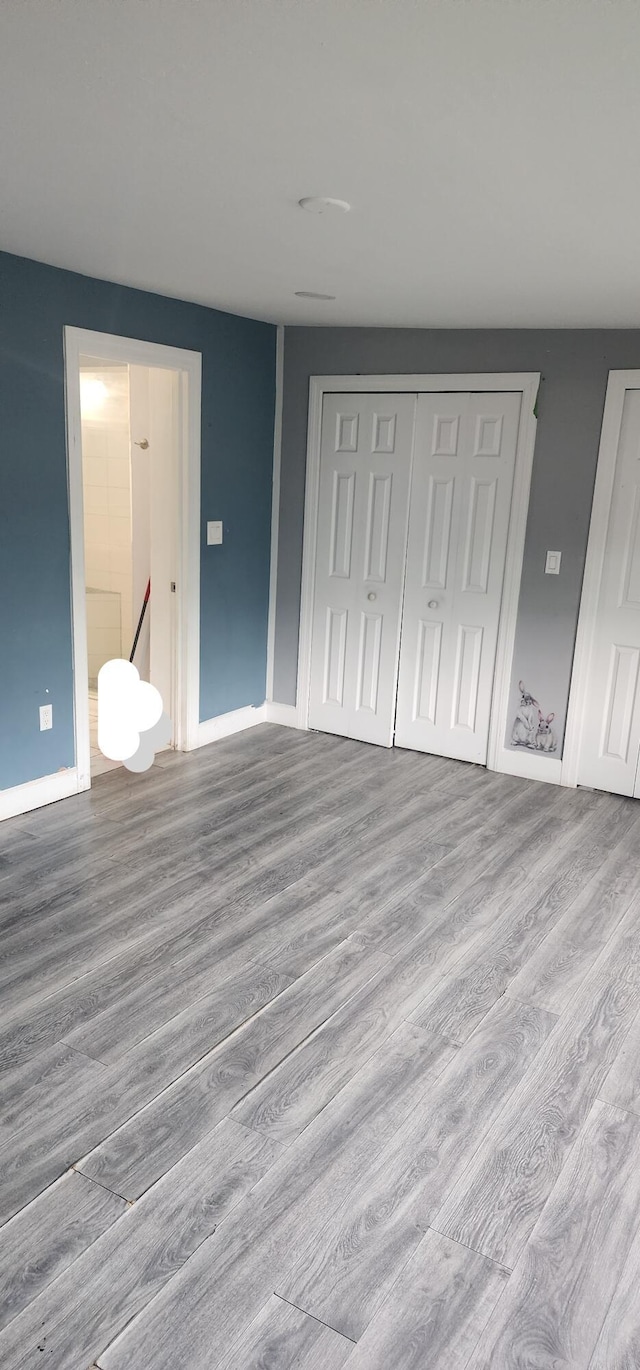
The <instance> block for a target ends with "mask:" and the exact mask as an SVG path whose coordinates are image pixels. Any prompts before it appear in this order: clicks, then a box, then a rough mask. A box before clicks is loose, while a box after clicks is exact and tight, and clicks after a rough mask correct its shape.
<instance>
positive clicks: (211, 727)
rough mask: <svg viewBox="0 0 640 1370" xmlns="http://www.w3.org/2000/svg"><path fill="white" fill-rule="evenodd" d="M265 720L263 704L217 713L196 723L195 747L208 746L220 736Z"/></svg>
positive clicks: (237, 731) (239, 730) (236, 731)
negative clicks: (196, 736)
mask: <svg viewBox="0 0 640 1370" xmlns="http://www.w3.org/2000/svg"><path fill="white" fill-rule="evenodd" d="M266 721H267V716H266V705H265V704H260V705H259V706H258V707H257V708H254V707H253V705H248V706H247V708H245V709H233V710H232V712H231V713H229V714H219V715H218V717H217V718H207V719H206V720H205V722H204V723H200V724H199V725H198V740H197V742H196V747H208V745H209V743H210V742H219V740H220V738H221V737H231V736H232V735H233V733H242V732H244V730H245V728H255V727H256V726H257V724H258V723H266Z"/></svg>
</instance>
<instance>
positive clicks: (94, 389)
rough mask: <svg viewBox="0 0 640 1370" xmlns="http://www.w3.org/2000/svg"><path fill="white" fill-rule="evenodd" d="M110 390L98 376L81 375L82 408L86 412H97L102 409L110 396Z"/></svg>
mask: <svg viewBox="0 0 640 1370" xmlns="http://www.w3.org/2000/svg"><path fill="white" fill-rule="evenodd" d="M108 395H109V391H108V389H107V387H106V385H105V383H104V381H101V380H99V379H98V377H97V376H81V377H80V408H81V410H82V412H83V413H84V414H92V413H95V411H96V409H101V408H102V406H103V404H104V402H105V400H106V399H107V398H108Z"/></svg>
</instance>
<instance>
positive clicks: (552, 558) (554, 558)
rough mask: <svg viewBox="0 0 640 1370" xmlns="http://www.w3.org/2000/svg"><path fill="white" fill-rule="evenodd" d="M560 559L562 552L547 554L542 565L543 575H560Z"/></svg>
mask: <svg viewBox="0 0 640 1370" xmlns="http://www.w3.org/2000/svg"><path fill="white" fill-rule="evenodd" d="M561 558H562V552H547V560H546V561H545V564H544V573H545V576H559V575H560V561H561Z"/></svg>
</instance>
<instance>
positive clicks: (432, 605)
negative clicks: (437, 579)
mask: <svg viewBox="0 0 640 1370" xmlns="http://www.w3.org/2000/svg"><path fill="white" fill-rule="evenodd" d="M437 607H438V601H437V599H430V600H429V608H430V609H437Z"/></svg>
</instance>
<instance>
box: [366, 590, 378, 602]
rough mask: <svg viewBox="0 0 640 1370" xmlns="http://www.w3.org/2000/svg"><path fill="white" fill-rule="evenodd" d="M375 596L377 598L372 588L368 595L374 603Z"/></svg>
mask: <svg viewBox="0 0 640 1370" xmlns="http://www.w3.org/2000/svg"><path fill="white" fill-rule="evenodd" d="M375 598H376V596H375V594H374V592H373V590H370V591H369V593H368V595H367V599H370V600H371V603H372V604H373V601H374V599H375Z"/></svg>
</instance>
